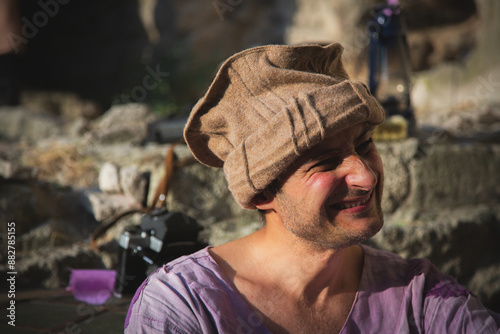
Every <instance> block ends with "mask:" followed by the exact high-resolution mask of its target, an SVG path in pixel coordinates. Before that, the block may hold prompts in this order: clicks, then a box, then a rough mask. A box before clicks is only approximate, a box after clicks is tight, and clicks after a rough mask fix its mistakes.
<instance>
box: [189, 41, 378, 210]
mask: <svg viewBox="0 0 500 334" xmlns="http://www.w3.org/2000/svg"><path fill="white" fill-rule="evenodd" d="M342 51H343V48H342V46H341V45H340V44H331V45H328V46H320V45H302V46H283V45H268V46H261V47H256V48H252V49H248V50H245V51H242V52H240V53H238V54H236V55H234V56H232V57H231V58H229V59H228V60H227V61H226V62H225V63H224V64H222V66H221V68H220V70H219V72H218V73H217V76H216V78H215V79H214V81H213V83H212V85H211V86H210V88H209V89H208V91H207V93H206V95H205V96H204V97H203V98H202V99H201V100H200V101H198V103H197V104H196V105H195V107H194V108H193V110H192V112H191V115H190V117H189V119H188V122H187V125H186V128H185V129H184V137H185V139H186V142H187V144H188V146H189V148H190V149H191V151H192V152H193V154H194V156H195V157H196V158H197V159H198V160H199V161H200V162H202V163H204V164H206V165H208V166H213V167H223V168H224V172H225V175H226V179H227V182H228V185H229V189H230V190H231V192H232V194H233V196H234V198H235V199H236V201H237V202H238V203H239V204H240V205H241V206H242V207H244V208H246V209H255V207H254V206H253V204H252V203H251V201H252V199H253V197H254V196H255V195H257V194H258V193H260V192H261V191H262V190H264V189H265V188H266V187H267V186H268V185H269V184H270V183H271V182H272V181H273V180H274V179H276V178H277V177H278V176H279V175H280V174H281V173H283V172H284V171H285V169H286V168H287V167H288V166H289V165H290V164H291V163H292V162H293V161H294V160H295V159H296V158H297V157H298V156H299V155H300V154H302V153H303V152H305V151H306V150H308V149H309V148H311V147H312V146H314V145H316V144H318V143H320V142H322V141H323V140H324V139H325V138H326V137H328V136H331V135H332V134H335V133H337V132H339V131H342V130H344V129H346V128H348V127H350V126H352V125H354V124H359V123H368V124H372V125H377V124H380V123H381V122H382V121H383V118H384V111H383V109H382V107H381V106H380V105H379V104H378V102H377V101H376V100H375V98H374V97H373V96H372V95H371V94H370V93H369V92H368V89H367V88H366V86H365V85H364V84H362V83H358V82H352V81H349V76H348V75H347V73H346V71H345V70H344V67H343V66H342V61H341V59H340V58H341V54H342Z"/></svg>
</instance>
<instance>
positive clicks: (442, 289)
mask: <svg viewBox="0 0 500 334" xmlns="http://www.w3.org/2000/svg"><path fill="white" fill-rule="evenodd" d="M362 247H363V250H364V253H365V271H366V273H365V274H366V275H367V276H368V278H370V279H372V280H373V281H374V282H376V284H377V285H384V288H387V287H391V286H392V287H395V286H400V287H406V286H409V285H411V287H412V289H417V288H418V289H419V290H420V291H419V292H420V293H422V294H423V295H424V296H435V297H438V296H440V295H443V296H446V297H449V296H450V294H453V295H455V296H461V295H467V294H468V293H469V291H468V290H467V289H465V288H463V287H462V286H461V285H460V284H458V282H457V281H456V280H455V279H453V278H452V277H451V276H449V275H447V274H444V273H443V272H441V271H439V270H438V269H437V267H436V266H435V265H434V264H432V262H431V261H429V260H428V259H426V258H403V257H402V256H400V255H398V254H394V253H391V252H388V251H385V250H381V249H376V248H372V247H369V246H362Z"/></svg>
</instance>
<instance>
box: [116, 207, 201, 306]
mask: <svg viewBox="0 0 500 334" xmlns="http://www.w3.org/2000/svg"><path fill="white" fill-rule="evenodd" d="M201 229H202V228H201V226H200V225H199V224H198V222H197V221H196V220H194V219H193V218H191V217H189V216H187V215H186V214H184V213H181V212H170V211H168V210H166V209H156V210H153V211H152V212H151V213H149V214H145V215H144V216H143V217H142V218H141V222H140V224H139V225H134V226H131V227H128V228H127V229H126V230H125V231H124V232H123V233H122V234H121V235H120V240H119V242H118V244H119V267H118V271H117V277H116V282H115V289H114V294H115V295H116V296H117V297H121V296H122V295H124V294H133V293H134V292H135V291H136V290H137V288H139V286H140V285H141V283H142V282H143V281H144V280H145V279H146V277H147V275H148V274H149V273H151V272H152V271H153V270H154V269H156V268H157V267H159V266H161V265H163V264H165V263H167V262H169V261H172V260H173V259H175V258H177V257H179V256H182V255H186V254H191V253H193V252H196V251H197V250H200V249H201V248H203V247H205V246H206V244H204V243H202V242H199V241H198V235H199V232H200V231H201Z"/></svg>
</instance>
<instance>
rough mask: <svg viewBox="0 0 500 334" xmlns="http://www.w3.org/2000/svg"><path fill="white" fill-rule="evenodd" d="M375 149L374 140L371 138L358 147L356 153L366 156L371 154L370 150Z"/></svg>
mask: <svg viewBox="0 0 500 334" xmlns="http://www.w3.org/2000/svg"><path fill="white" fill-rule="evenodd" d="M372 148H373V139H372V138H370V139H368V140H366V141H364V142H362V143H361V144H360V145H358V147H356V152H357V153H358V154H366V153H368V152H370V150H371V149H372Z"/></svg>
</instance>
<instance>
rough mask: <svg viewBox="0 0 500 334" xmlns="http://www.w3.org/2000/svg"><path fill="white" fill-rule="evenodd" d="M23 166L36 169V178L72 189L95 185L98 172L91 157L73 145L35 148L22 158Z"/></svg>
mask: <svg viewBox="0 0 500 334" xmlns="http://www.w3.org/2000/svg"><path fill="white" fill-rule="evenodd" d="M23 160H24V161H23V162H24V164H26V165H28V166H33V167H36V168H37V169H38V178H40V179H43V180H47V181H53V182H57V183H59V184H61V185H67V186H72V187H90V186H94V185H97V180H98V175H99V171H98V168H97V166H96V163H95V161H92V159H91V157H88V156H84V155H83V154H81V153H80V152H79V151H78V148H77V147H76V146H75V145H69V144H61V143H54V144H51V145H50V146H49V147H47V148H43V149H41V148H37V149H35V150H33V151H31V152H29V153H26V154H25V156H24V157H23Z"/></svg>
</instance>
